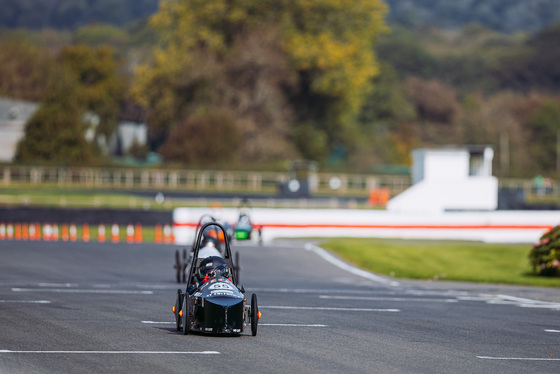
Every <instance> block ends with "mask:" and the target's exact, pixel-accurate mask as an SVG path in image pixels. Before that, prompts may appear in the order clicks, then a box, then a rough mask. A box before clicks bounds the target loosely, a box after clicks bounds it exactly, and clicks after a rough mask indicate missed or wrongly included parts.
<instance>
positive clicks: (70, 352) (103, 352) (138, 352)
mask: <svg viewBox="0 0 560 374" xmlns="http://www.w3.org/2000/svg"><path fill="white" fill-rule="evenodd" d="M1 353H41V354H95V355H99V354H101V355H104V354H108V355H113V354H125V355H130V354H140V355H142V354H145V355H219V354H220V352H217V351H199V352H196V351H194V352H189V351H10V350H8V349H0V354H1Z"/></svg>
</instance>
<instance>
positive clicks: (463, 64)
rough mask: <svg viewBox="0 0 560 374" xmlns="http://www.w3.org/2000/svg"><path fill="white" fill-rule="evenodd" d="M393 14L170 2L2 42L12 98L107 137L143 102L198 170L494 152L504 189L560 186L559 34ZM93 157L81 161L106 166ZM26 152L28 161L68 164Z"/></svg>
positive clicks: (367, 167)
mask: <svg viewBox="0 0 560 374" xmlns="http://www.w3.org/2000/svg"><path fill="white" fill-rule="evenodd" d="M273 5H274V6H273ZM385 14H386V10H385V8H384V7H383V3H381V2H380V1H377V0H356V1H353V2H345V3H344V4H343V5H339V4H337V2H331V1H328V0H307V1H295V2H290V3H289V4H284V3H283V2H282V3H276V2H274V3H273V2H266V1H265V2H263V1H258V0H254V1H248V0H245V1H241V0H239V1H225V0H224V1H218V0H216V1H213V2H206V1H201V0H200V1H199V0H173V1H171V0H170V1H167V2H166V3H165V5H164V6H162V7H161V9H160V10H159V11H158V12H157V13H156V14H155V15H154V16H153V17H152V18H151V21H150V23H149V24H148V23H137V24H135V25H131V26H129V27H127V28H117V27H114V26H108V25H101V24H96V25H88V26H84V27H81V28H79V29H76V30H75V31H63V32H53V31H45V30H43V31H37V32H32V33H26V32H21V31H14V32H11V33H4V34H3V35H0V62H2V63H0V95H1V96H11V97H17V98H23V99H28V100H42V102H43V105H42V108H43V107H47V108H48V107H52V106H53V105H55V103H56V100H52V97H57V96H56V94H62V95H63V93H64V92H68V93H72V95H73V96H74V97H75V98H77V99H79V100H78V103H77V104H75V105H79V108H81V109H80V110H81V111H83V110H91V111H95V112H97V113H99V114H100V115H101V116H102V117H103V120H102V124H100V126H99V128H97V129H96V131H97V132H98V135H103V134H109V133H110V132H111V130H112V129H113V128H114V126H115V124H116V117H115V116H116V113H117V112H118V107H119V105H120V104H121V103H123V102H124V101H130V100H132V99H134V100H136V101H137V102H138V103H139V104H141V105H142V106H143V107H144V108H145V109H146V110H147V112H148V119H149V121H148V123H149V138H150V147H151V150H154V151H157V152H160V153H161V154H162V155H164V157H165V159H166V161H167V162H175V163H178V164H181V165H188V166H190V167H193V166H195V167H215V166H221V167H255V166H257V167H259V165H260V166H262V165H266V166H267V167H275V166H278V164H279V163H280V162H281V161H283V160H285V159H289V158H309V159H314V160H318V161H320V162H321V167H322V168H323V169H330V170H336V169H344V170H346V171H354V172H370V171H371V170H372V167H373V166H376V165H386V164H408V163H409V162H410V160H409V154H410V151H411V150H412V149H413V148H417V147H425V146H440V145H449V144H456V145H467V144H490V145H492V146H493V147H494V149H495V151H496V156H495V159H494V161H495V165H494V171H495V173H496V174H497V175H499V176H505V177H531V176H534V175H535V174H536V173H543V174H548V175H551V176H557V174H556V168H557V165H556V152H557V150H556V139H557V136H558V132H559V131H560V125H559V124H560V99H559V91H560V80H559V76H560V73H559V70H558V69H559V65H558V63H557V61H559V59H558V56H557V54H558V52H557V48H555V47H554V46H556V45H560V27H558V26H557V27H551V28H545V29H542V30H540V31H539V32H536V33H534V34H530V35H521V34H504V33H500V32H496V31H493V30H491V29H489V28H486V27H483V26H476V25H469V26H467V27H464V28H461V29H456V30H444V29H438V28H425V29H406V28H400V27H392V28H391V29H388V28H387V27H386V26H385V24H384V21H383V17H384V15H385ZM103 51H104V52H103ZM93 61H95V62H96V63H95V64H94V63H93ZM61 69H62V70H64V71H65V73H64V74H63V75H64V76H66V78H65V79H68V80H69V82H70V83H68V87H72V86H73V87H74V88H73V89H72V90H70V89H65V90H58V91H57V90H56V87H53V84H47V83H48V82H53V81H54V82H59V81H60V82H62V81H63V80H61V78H60V74H62V73H61V72H60V70H61ZM47 78H49V79H47ZM47 98H51V99H49V100H47ZM60 100H62V98H60ZM55 112H56V110H50V111H46V110H45V111H42V110H41V111H39V112H38V113H37V116H39V114H41V116H39V119H34V120H33V121H30V124H28V127H29V126H31V123H34V124H35V125H33V126H35V127H41V126H44V127H43V128H42V131H43V133H42V134H43V135H41V136H42V139H43V141H45V139H48V140H49V141H50V140H52V141H53V142H55V141H59V140H57V138H56V137H54V136H45V133H46V134H47V135H48V134H51V132H50V131H54V130H52V127H48V126H47V125H40V124H43V123H48V118H50V117H51V116H54V113H55ZM76 112H79V111H76ZM72 118H73V120H72V121H73V122H72V123H74V124H76V126H75V130H74V131H75V132H76V133H78V134H83V133H84V130H85V129H84V128H83V124H81V122H80V121H81V119H80V118H78V117H76V116H75V115H74V117H72ZM53 123H62V120H60V121H58V120H56V121H53ZM66 123H70V122H69V121H67V122H66ZM80 126H82V127H80ZM66 127H68V126H66ZM29 131H30V130H29ZM38 133H41V131H39V132H38ZM79 138H80V139H79V141H78V140H75V141H74V143H73V144H81V143H80V142H81V141H82V140H81V139H82V135H80V137H79ZM29 139H32V137H31V136H30V138H29ZM35 139H36V141H38V140H37V139H40V137H36V138H35ZM26 141H27V138H26ZM67 143H68V142H67ZM70 143H71V142H70ZM87 144H88V145H87V146H83V147H81V148H82V149H84V150H86V149H89V150H88V152H89V153H87V154H86V155H83V156H80V157H77V156H73V157H74V159H76V160H85V161H83V162H98V161H96V160H99V150H97V149H95V144H91V143H87ZM31 145H32V146H30V147H28V148H27V149H31V150H33V149H34V148H35V145H33V142H31ZM88 147H90V148H88ZM21 149H22V151H21V152H20V155H21V156H20V160H22V161H26V160H27V161H29V162H31V161H32V160H33V159H34V157H35V160H36V159H37V158H41V159H47V160H52V161H54V162H60V160H64V159H66V160H67V158H66V157H67V156H49V157H46V156H44V155H45V154H46V153H44V152H43V151H42V152H43V153H36V154H35V155H34V154H33V152H31V153H29V152H27V151H26V152H24V151H23V150H24V149H25V147H23V146H22V148H21ZM50 149H54V150H57V149H63V148H57V147H56V146H53V147H51V148H50ZM54 154H56V152H54ZM57 160H58V161H57Z"/></svg>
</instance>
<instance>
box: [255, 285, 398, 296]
mask: <svg viewBox="0 0 560 374" xmlns="http://www.w3.org/2000/svg"><path fill="white" fill-rule="evenodd" d="M247 291H251V292H275V293H326V292H328V293H344V294H356V295H373V294H379V293H381V294H396V293H394V292H392V291H386V290H382V291H362V290H325V289H318V288H253V287H248V288H247Z"/></svg>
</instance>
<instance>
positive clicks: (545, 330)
mask: <svg viewBox="0 0 560 374" xmlns="http://www.w3.org/2000/svg"><path fill="white" fill-rule="evenodd" d="M544 332H560V330H544Z"/></svg>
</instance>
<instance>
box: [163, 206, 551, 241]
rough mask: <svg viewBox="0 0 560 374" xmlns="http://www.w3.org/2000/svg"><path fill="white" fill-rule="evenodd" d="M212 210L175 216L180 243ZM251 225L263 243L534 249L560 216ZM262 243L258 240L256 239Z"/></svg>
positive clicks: (260, 212) (278, 215)
mask: <svg viewBox="0 0 560 374" xmlns="http://www.w3.org/2000/svg"><path fill="white" fill-rule="evenodd" d="M207 213H211V212H210V209H207V208H178V209H175V211H174V213H173V221H174V234H175V237H176V243H178V244H189V243H192V240H193V238H194V231H195V229H196V226H197V224H198V220H199V219H200V217H201V216H202V215H203V214H207ZM215 218H216V219H218V220H220V221H222V222H230V223H235V222H236V220H237V218H238V210H237V209H233V208H228V209H223V211H222V213H221V217H215ZM251 220H252V221H253V223H254V224H255V225H260V226H262V238H263V240H265V241H266V240H272V239H275V238H279V237H292V238H293V237H379V238H404V239H451V240H476V241H485V242H508V243H533V242H536V241H537V240H538V239H539V238H540V236H541V235H542V234H543V233H544V232H546V231H547V230H549V229H550V228H551V227H553V226H556V225H558V224H560V212H558V211H488V212H442V213H432V214H430V213H402V212H388V211H382V210H353V209H259V208H254V209H252V210H251ZM254 237H255V238H256V237H257V236H256V235H255V236H254Z"/></svg>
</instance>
